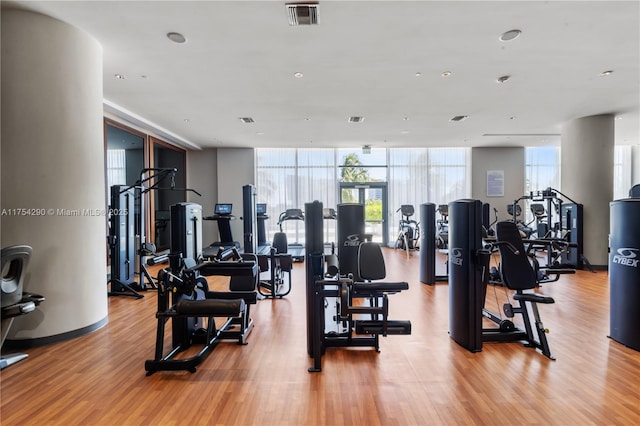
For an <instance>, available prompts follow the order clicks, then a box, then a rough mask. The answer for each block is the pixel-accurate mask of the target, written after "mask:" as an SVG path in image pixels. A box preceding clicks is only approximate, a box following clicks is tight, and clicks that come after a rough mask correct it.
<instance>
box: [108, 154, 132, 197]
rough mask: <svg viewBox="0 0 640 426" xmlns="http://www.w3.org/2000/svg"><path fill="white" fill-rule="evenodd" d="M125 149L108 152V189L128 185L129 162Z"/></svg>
mask: <svg viewBox="0 0 640 426" xmlns="http://www.w3.org/2000/svg"><path fill="white" fill-rule="evenodd" d="M126 152H127V151H125V150H124V149H108V150H107V188H111V187H112V186H113V185H125V184H126V183H127V160H126Z"/></svg>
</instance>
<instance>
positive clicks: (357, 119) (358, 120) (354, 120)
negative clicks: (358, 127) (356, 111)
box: [349, 115, 364, 123]
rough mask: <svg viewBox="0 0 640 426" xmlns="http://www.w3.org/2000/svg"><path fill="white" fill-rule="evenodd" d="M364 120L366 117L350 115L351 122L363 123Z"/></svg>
mask: <svg viewBox="0 0 640 426" xmlns="http://www.w3.org/2000/svg"><path fill="white" fill-rule="evenodd" d="M363 121H364V117H358V116H356V115H354V116H352V117H349V123H362V122H363Z"/></svg>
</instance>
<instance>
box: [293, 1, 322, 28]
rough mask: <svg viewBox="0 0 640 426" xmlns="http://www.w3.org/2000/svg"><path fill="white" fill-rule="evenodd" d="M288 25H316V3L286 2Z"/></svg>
mask: <svg viewBox="0 0 640 426" xmlns="http://www.w3.org/2000/svg"><path fill="white" fill-rule="evenodd" d="M287 16H288V17H289V25H318V5H317V4H311V3H290V4H287Z"/></svg>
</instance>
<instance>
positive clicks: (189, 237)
mask: <svg viewBox="0 0 640 426" xmlns="http://www.w3.org/2000/svg"><path fill="white" fill-rule="evenodd" d="M171 253H182V257H183V258H185V259H189V258H190V259H193V260H195V261H198V259H199V258H201V257H202V206H201V205H200V204H195V203H178V204H173V205H172V206H171ZM171 267H172V268H174V267H175V265H171ZM174 270H178V269H174Z"/></svg>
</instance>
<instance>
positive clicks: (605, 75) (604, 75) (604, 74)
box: [600, 70, 613, 77]
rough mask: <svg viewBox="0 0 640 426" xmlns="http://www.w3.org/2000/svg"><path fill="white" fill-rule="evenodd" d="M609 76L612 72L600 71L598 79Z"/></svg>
mask: <svg viewBox="0 0 640 426" xmlns="http://www.w3.org/2000/svg"><path fill="white" fill-rule="evenodd" d="M611 74H613V70H607V71H602V72H601V73H600V77H607V76H609V75H611Z"/></svg>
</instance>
